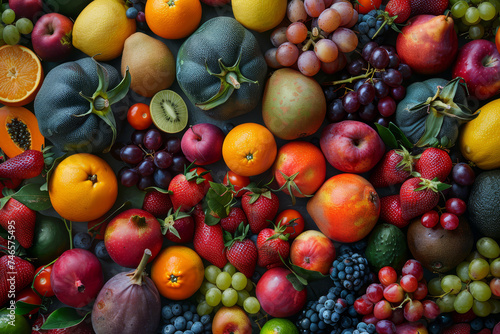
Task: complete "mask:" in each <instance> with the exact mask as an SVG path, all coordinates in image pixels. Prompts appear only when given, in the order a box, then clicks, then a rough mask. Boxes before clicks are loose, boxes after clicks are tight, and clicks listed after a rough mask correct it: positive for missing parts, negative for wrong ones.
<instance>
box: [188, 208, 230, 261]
mask: <svg viewBox="0 0 500 334" xmlns="http://www.w3.org/2000/svg"><path fill="white" fill-rule="evenodd" d="M193 217H194V223H195V229H194V239H193V245H194V250H195V251H196V253H198V255H200V256H201V257H202V258H204V259H205V260H207V261H208V262H210V263H212V264H213V265H215V266H217V267H219V268H221V269H222V267H224V266H225V265H226V263H227V258H226V249H225V246H224V237H223V234H222V227H221V226H220V224H216V225H212V226H209V225H207V224H205V213H204V212H203V209H202V207H201V205H200V204H198V205H196V206H195V207H194V210H193Z"/></svg>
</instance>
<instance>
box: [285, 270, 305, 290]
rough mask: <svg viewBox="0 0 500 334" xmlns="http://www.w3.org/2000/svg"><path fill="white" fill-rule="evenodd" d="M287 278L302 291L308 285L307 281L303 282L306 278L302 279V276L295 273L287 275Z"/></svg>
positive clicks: (295, 287) (294, 286) (296, 288)
mask: <svg viewBox="0 0 500 334" xmlns="http://www.w3.org/2000/svg"><path fill="white" fill-rule="evenodd" d="M286 279H287V280H289V281H290V283H292V286H293V288H294V289H295V290H297V291H302V290H304V288H305V287H306V285H307V281H305V283H303V280H304V279H301V278H300V276H297V275H295V274H294V273H290V274H288V275H286Z"/></svg>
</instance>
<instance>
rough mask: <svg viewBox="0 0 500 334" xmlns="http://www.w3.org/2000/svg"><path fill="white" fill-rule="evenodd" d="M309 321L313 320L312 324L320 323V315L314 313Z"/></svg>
mask: <svg viewBox="0 0 500 334" xmlns="http://www.w3.org/2000/svg"><path fill="white" fill-rule="evenodd" d="M309 319H310V320H311V322H318V321H319V316H318V313H313V315H311V317H310V318H309Z"/></svg>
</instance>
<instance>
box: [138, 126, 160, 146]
mask: <svg viewBox="0 0 500 334" xmlns="http://www.w3.org/2000/svg"><path fill="white" fill-rule="evenodd" d="M142 142H143V143H144V147H146V148H147V149H148V150H151V151H156V150H157V149H159V148H160V147H161V145H162V138H161V132H160V131H159V130H157V129H151V130H148V132H146V134H145V135H144V139H143V141H142Z"/></svg>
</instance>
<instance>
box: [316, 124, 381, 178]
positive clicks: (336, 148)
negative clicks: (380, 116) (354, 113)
mask: <svg viewBox="0 0 500 334" xmlns="http://www.w3.org/2000/svg"><path fill="white" fill-rule="evenodd" d="M319 143H320V146H321V151H323V154H324V155H325V158H326V160H328V162H329V163H330V164H331V165H332V166H333V167H335V168H336V169H338V170H340V171H342V172H347V173H364V172H368V171H369V170H370V169H372V168H373V167H374V166H375V165H376V164H377V162H379V160H380V159H381V158H382V156H383V155H384V152H385V145H384V142H383V141H382V139H381V138H380V136H379V135H378V133H377V132H376V131H375V130H373V129H372V128H371V127H370V126H369V125H367V124H365V123H362V122H358V121H342V122H339V123H332V124H329V125H327V126H326V127H325V128H324V129H323V132H322V133H321V137H320V140H319Z"/></svg>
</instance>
